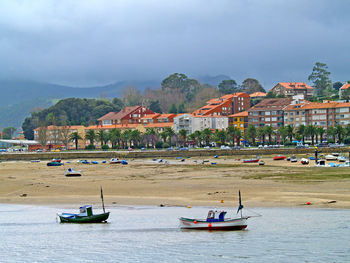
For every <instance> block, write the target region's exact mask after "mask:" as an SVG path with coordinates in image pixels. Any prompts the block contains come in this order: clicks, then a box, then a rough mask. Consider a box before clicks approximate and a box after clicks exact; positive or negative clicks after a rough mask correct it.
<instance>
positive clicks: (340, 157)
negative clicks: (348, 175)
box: [338, 156, 346, 162]
mask: <svg viewBox="0 0 350 263" xmlns="http://www.w3.org/2000/svg"><path fill="white" fill-rule="evenodd" d="M338 162H346V158H345V157H344V156H339V157H338Z"/></svg>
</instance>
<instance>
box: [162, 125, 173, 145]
mask: <svg viewBox="0 0 350 263" xmlns="http://www.w3.org/2000/svg"><path fill="white" fill-rule="evenodd" d="M164 131H165V132H166V134H167V135H168V137H169V145H170V146H171V138H172V137H173V136H174V135H175V132H174V130H173V128H171V127H166V128H165V130H164Z"/></svg>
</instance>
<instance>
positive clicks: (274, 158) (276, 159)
mask: <svg viewBox="0 0 350 263" xmlns="http://www.w3.org/2000/svg"><path fill="white" fill-rule="evenodd" d="M286 158H287V157H286V156H284V155H280V154H279V155H277V156H275V157H273V160H275V161H278V160H284V159H286Z"/></svg>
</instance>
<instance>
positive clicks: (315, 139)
mask: <svg viewBox="0 0 350 263" xmlns="http://www.w3.org/2000/svg"><path fill="white" fill-rule="evenodd" d="M347 136H350V124H348V125H347V126H345V127H342V126H341V125H337V126H332V127H329V128H328V129H324V128H322V127H317V126H315V125H300V126H298V127H296V128H294V127H292V126H290V125H287V126H281V127H280V128H279V129H278V130H274V129H273V128H272V127H271V126H265V127H260V128H255V127H254V126H253V125H249V126H248V129H247V132H246V136H245V137H246V139H247V141H249V142H250V143H252V144H256V139H257V138H258V139H259V140H260V142H261V143H265V142H268V143H269V144H271V143H273V142H275V143H277V142H278V143H282V144H285V143H286V142H287V140H288V141H289V142H290V143H291V142H292V141H293V139H294V140H297V141H303V142H305V139H309V140H311V143H312V144H315V143H322V142H323V141H324V139H325V138H327V139H328V140H329V139H331V140H332V141H333V142H339V143H341V142H343V141H344V138H346V137H347Z"/></svg>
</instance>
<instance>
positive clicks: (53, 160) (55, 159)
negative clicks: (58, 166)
mask: <svg viewBox="0 0 350 263" xmlns="http://www.w3.org/2000/svg"><path fill="white" fill-rule="evenodd" d="M61 161H62V160H61V159H57V158H54V159H52V160H51V162H57V163H60V162H61Z"/></svg>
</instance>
